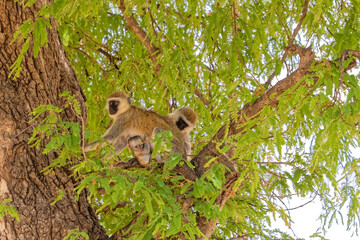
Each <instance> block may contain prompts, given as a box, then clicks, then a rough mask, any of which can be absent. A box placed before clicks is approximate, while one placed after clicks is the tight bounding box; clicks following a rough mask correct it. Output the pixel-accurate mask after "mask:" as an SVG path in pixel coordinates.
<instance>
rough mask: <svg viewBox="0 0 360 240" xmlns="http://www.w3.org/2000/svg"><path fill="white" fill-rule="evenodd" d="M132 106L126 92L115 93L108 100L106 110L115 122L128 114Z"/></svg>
mask: <svg viewBox="0 0 360 240" xmlns="http://www.w3.org/2000/svg"><path fill="white" fill-rule="evenodd" d="M130 105H131V100H130V97H129V95H127V94H126V93H124V92H113V93H112V94H110V95H109V97H108V98H107V100H106V107H105V108H106V110H107V111H108V112H109V115H110V117H111V118H112V119H113V120H114V119H117V117H118V116H119V115H120V114H122V113H124V112H126V111H127V110H128V109H129V108H130Z"/></svg>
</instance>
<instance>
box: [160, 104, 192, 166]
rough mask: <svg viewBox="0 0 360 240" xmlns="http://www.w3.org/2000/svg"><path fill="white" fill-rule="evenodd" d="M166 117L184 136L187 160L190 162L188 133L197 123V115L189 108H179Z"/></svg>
mask: <svg viewBox="0 0 360 240" xmlns="http://www.w3.org/2000/svg"><path fill="white" fill-rule="evenodd" d="M167 116H169V117H170V118H171V119H173V121H174V122H175V124H176V126H177V127H178V128H179V130H180V132H181V133H182V134H183V135H184V138H185V148H186V155H187V160H191V156H190V154H191V143H190V132H191V131H192V130H193V129H194V127H195V124H196V123H197V120H198V115H197V114H196V112H195V111H194V110H193V109H191V108H189V107H181V108H179V109H177V110H175V111H174V112H173V113H170V114H168V115H167Z"/></svg>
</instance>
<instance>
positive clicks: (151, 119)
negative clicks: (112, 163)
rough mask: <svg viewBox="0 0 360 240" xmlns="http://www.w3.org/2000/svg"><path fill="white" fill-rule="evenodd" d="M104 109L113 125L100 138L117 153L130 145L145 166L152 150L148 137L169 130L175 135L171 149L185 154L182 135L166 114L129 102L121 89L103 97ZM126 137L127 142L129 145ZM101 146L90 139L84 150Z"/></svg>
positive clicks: (184, 141)
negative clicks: (105, 98) (104, 99)
mask: <svg viewBox="0 0 360 240" xmlns="http://www.w3.org/2000/svg"><path fill="white" fill-rule="evenodd" d="M106 110H107V111H108V113H109V115H110V118H111V119H112V124H111V126H110V127H109V128H108V129H107V130H106V132H105V133H104V134H103V135H102V137H103V138H104V139H105V140H106V141H108V142H109V143H110V144H112V145H113V147H114V148H115V153H116V154H119V153H120V152H121V151H122V150H123V149H124V148H125V147H126V146H129V147H130V149H132V148H133V149H132V150H133V152H134V155H137V156H136V157H138V158H137V159H138V161H139V163H140V165H141V166H147V165H148V163H149V162H150V160H151V154H149V153H150V152H151V144H150V143H149V139H150V136H153V133H154V130H155V131H159V130H163V131H168V130H169V131H171V132H172V134H173V137H174V138H173V141H172V143H173V148H172V149H171V151H172V152H178V153H180V154H181V155H183V156H185V155H186V152H187V143H186V139H185V136H184V134H183V133H182V132H181V131H180V130H179V128H178V127H177V125H176V123H175V121H174V120H173V119H172V118H170V117H169V116H164V115H160V114H158V113H156V112H155V111H152V110H145V109H142V108H140V107H136V106H133V105H131V99H130V97H129V96H128V95H127V94H126V93H124V92H114V93H112V94H110V95H109V97H108V98H107V100H106ZM136 136H138V137H136ZM134 137H136V138H134ZM129 140H130V144H128V143H129ZM142 142H143V143H142ZM149 144H150V145H149ZM102 145H103V144H100V143H98V142H97V141H94V142H91V143H89V144H87V145H86V146H85V151H90V150H94V149H96V148H100V147H102ZM140 150H142V151H143V152H141V151H140Z"/></svg>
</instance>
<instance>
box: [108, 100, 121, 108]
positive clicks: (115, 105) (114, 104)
mask: <svg viewBox="0 0 360 240" xmlns="http://www.w3.org/2000/svg"><path fill="white" fill-rule="evenodd" d="M119 103H120V102H119V101H110V105H111V106H114V107H117V106H118V105H119Z"/></svg>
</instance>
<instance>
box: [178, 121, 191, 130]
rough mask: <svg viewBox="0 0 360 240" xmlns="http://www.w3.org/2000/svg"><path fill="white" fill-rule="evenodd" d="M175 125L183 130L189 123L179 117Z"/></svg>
mask: <svg viewBox="0 0 360 240" xmlns="http://www.w3.org/2000/svg"><path fill="white" fill-rule="evenodd" d="M176 126H177V127H178V128H179V129H180V131H181V130H183V129H184V128H186V127H188V126H189V125H188V124H187V123H186V122H185V121H184V119H182V118H179V119H178V120H177V121H176Z"/></svg>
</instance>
